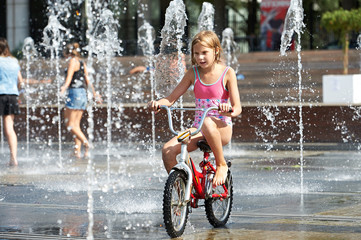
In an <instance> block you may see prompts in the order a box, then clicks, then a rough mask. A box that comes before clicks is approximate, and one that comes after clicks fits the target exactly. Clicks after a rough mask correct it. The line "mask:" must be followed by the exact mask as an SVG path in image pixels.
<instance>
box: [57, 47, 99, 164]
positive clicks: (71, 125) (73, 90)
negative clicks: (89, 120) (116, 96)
mask: <svg viewBox="0 0 361 240" xmlns="http://www.w3.org/2000/svg"><path fill="white" fill-rule="evenodd" d="M64 56H65V57H67V58H68V59H69V65H68V68H67V69H66V71H65V73H66V78H65V83H64V85H63V86H62V87H61V90H60V94H61V95H63V94H64V93H65V91H66V90H68V95H67V98H66V104H65V110H64V117H65V123H66V126H67V129H68V130H69V131H70V132H71V133H72V134H73V136H74V141H75V146H74V156H75V157H76V158H81V147H82V145H84V148H85V153H84V157H87V156H88V150H89V142H88V140H87V138H86V136H85V135H84V133H83V132H82V130H81V128H80V121H81V118H82V116H83V113H84V110H85V109H86V105H87V88H88V87H90V88H91V90H92V92H93V96H94V98H95V99H96V101H97V102H99V103H101V102H102V100H101V96H100V95H99V94H98V93H96V92H95V90H94V87H93V85H92V84H91V83H90V81H89V79H88V72H87V68H86V65H85V63H84V62H83V61H81V60H80V47H79V44H78V43H73V44H68V45H67V46H66V48H65V50H64Z"/></svg>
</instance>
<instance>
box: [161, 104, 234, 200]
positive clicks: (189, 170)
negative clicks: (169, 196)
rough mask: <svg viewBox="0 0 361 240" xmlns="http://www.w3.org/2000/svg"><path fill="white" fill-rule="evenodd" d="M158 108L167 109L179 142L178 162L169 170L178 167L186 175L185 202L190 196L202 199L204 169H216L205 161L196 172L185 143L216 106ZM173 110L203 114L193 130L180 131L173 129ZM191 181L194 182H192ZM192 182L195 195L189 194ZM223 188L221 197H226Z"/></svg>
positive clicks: (199, 128) (169, 123)
mask: <svg viewBox="0 0 361 240" xmlns="http://www.w3.org/2000/svg"><path fill="white" fill-rule="evenodd" d="M160 108H161V109H165V110H167V115H168V125H169V129H170V131H171V132H172V133H173V134H174V135H176V136H178V142H180V143H181V153H180V158H179V161H178V164H176V165H175V166H174V167H173V168H172V170H171V172H172V171H174V170H176V169H178V170H182V171H184V172H185V173H186V174H187V176H188V181H187V183H186V189H185V198H184V199H185V202H186V203H188V202H189V201H190V200H191V197H193V198H198V199H204V198H205V197H206V194H205V192H204V189H205V188H204V186H205V176H206V172H205V171H207V168H208V167H210V168H211V169H212V170H213V171H214V172H215V171H216V170H215V168H214V167H213V166H212V164H211V163H209V162H207V163H206V165H205V166H201V168H202V173H200V172H198V171H197V170H196V168H195V166H194V163H193V161H192V159H191V158H190V156H189V153H188V150H187V145H188V143H189V140H190V138H191V137H192V136H194V135H196V134H198V133H199V132H200V131H201V128H202V126H203V122H204V119H205V117H206V116H207V113H208V112H209V111H211V110H218V107H210V108H207V109H198V108H173V107H168V106H161V107H160ZM173 110H187V111H196V110H199V111H203V115H202V118H201V121H200V123H199V126H198V128H197V129H196V130H195V131H193V132H191V131H190V130H186V131H182V132H177V131H175V130H174V128H173V119H172V111H173ZM208 156H209V155H208ZM207 159H208V157H207ZM204 162H205V161H202V162H201V164H202V163H204ZM201 179H202V181H201ZM193 182H195V183H196V184H193ZM192 184H193V185H194V187H195V190H196V192H197V196H193V195H192V194H191V187H192ZM225 190H226V192H225V193H224V195H225V196H223V197H226V196H227V195H228V191H227V189H226V188H225ZM213 195H215V196H214V197H222V196H218V195H217V194H213ZM222 195H223V194H222ZM212 197H213V196H212Z"/></svg>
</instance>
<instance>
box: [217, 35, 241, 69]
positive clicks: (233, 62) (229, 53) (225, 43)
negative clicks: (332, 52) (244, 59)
mask: <svg viewBox="0 0 361 240" xmlns="http://www.w3.org/2000/svg"><path fill="white" fill-rule="evenodd" d="M221 45H222V49H223V52H224V55H225V56H226V64H227V65H228V66H231V67H232V68H233V69H234V71H235V72H236V73H237V72H238V69H239V63H238V59H237V54H238V53H239V47H238V45H237V43H236V42H235V41H234V34H233V30H232V29H231V28H226V29H224V30H223V32H222V42H221Z"/></svg>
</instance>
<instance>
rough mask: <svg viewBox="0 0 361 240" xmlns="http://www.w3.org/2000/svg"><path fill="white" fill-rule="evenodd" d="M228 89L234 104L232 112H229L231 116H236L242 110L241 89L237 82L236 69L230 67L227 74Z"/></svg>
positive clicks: (232, 104)
mask: <svg viewBox="0 0 361 240" xmlns="http://www.w3.org/2000/svg"><path fill="white" fill-rule="evenodd" d="M226 79H227V83H226V86H227V89H228V91H229V98H230V102H231V106H232V110H233V111H232V113H229V114H230V116H231V117H236V116H238V115H239V114H241V112H242V106H241V100H240V97H239V90H238V84H237V78H236V74H235V72H234V70H233V69H232V68H230V69H229V70H228V72H227V75H226Z"/></svg>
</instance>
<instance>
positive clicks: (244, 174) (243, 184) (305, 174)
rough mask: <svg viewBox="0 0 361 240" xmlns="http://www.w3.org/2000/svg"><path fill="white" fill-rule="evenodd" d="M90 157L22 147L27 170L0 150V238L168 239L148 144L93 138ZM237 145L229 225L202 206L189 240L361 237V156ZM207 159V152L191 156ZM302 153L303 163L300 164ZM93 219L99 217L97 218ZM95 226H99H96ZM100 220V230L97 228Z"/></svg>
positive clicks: (349, 151) (161, 174)
mask: <svg viewBox="0 0 361 240" xmlns="http://www.w3.org/2000/svg"><path fill="white" fill-rule="evenodd" d="M94 146H95V147H94V149H92V150H91V156H90V160H89V159H81V160H76V159H72V158H71V157H69V156H70V153H71V152H70V147H69V146H64V147H63V149H62V151H61V152H59V150H58V149H57V148H56V146H43V145H37V144H30V146H29V149H30V150H29V153H27V146H26V144H25V143H21V144H20V146H19V164H20V165H19V167H17V168H8V167H6V164H7V160H8V158H9V153H8V149H7V146H6V145H5V146H4V147H3V148H2V149H1V152H0V159H1V160H0V164H1V166H2V167H1V168H0V183H1V185H0V239H85V238H87V237H91V236H93V237H94V239H168V236H167V234H166V232H165V229H164V227H163V219H162V195H163V187H164V183H165V180H166V173H165V171H164V170H163V167H162V164H161V161H160V151H159V150H158V149H157V151H156V154H155V156H153V154H152V151H150V150H148V148H149V147H144V146H140V145H136V144H127V145H124V144H123V145H118V144H113V145H112V148H111V149H110V151H107V150H106V144H104V145H102V144H94ZM267 147H269V146H263V145H259V144H254V143H249V144H233V146H232V148H229V147H226V148H225V153H226V157H227V158H228V159H232V174H233V181H234V204H233V210H232V214H231V218H230V220H229V222H228V224H227V227H226V228H221V229H214V228H213V227H211V225H210V224H209V223H208V221H207V219H206V216H205V211H204V209H203V208H202V207H201V208H199V209H195V210H193V212H192V213H191V214H190V217H189V221H188V224H187V228H186V230H185V233H184V235H183V236H182V239H361V228H360V223H361V185H360V181H361V160H360V159H361V154H360V153H359V152H358V150H357V147H348V146H347V145H339V144H305V147H304V151H302V152H301V151H300V150H299V147H298V146H297V144H296V145H293V146H292V145H287V146H284V145H279V146H272V148H271V150H267ZM192 156H193V158H194V159H195V160H197V159H199V156H200V152H196V153H193V154H192ZM300 159H302V160H303V161H302V163H301V162H300ZM92 219H93V220H92ZM92 224H93V226H92ZM91 226H92V227H91Z"/></svg>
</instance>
